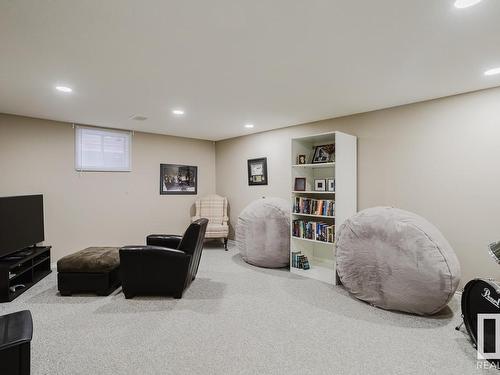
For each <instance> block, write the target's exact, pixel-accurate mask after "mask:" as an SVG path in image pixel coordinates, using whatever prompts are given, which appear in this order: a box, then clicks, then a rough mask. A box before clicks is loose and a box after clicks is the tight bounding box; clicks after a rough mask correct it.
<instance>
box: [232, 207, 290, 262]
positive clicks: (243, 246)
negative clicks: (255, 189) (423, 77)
mask: <svg viewBox="0 0 500 375" xmlns="http://www.w3.org/2000/svg"><path fill="white" fill-rule="evenodd" d="M236 244H237V246H238V249H239V251H240V253H241V256H242V258H243V260H244V261H245V262H247V263H250V264H253V265H254V266H259V267H266V268H280V267H286V266H288V264H289V263H290V202H287V201H286V200H284V199H281V198H263V199H259V200H256V201H254V202H252V203H250V204H249V205H248V206H247V207H246V208H245V209H244V210H243V211H242V212H241V214H240V216H239V217H238V223H237V224H236Z"/></svg>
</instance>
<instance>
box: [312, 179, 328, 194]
mask: <svg viewBox="0 0 500 375" xmlns="http://www.w3.org/2000/svg"><path fill="white" fill-rule="evenodd" d="M314 190H315V191H326V180H323V179H319V180H314Z"/></svg>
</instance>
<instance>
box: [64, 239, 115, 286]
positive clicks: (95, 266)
mask: <svg viewBox="0 0 500 375" xmlns="http://www.w3.org/2000/svg"><path fill="white" fill-rule="evenodd" d="M119 269H120V255H119V248H117V247H88V248H86V249H84V250H81V251H78V252H76V253H74V254H71V255H68V256H65V257H63V258H61V259H59V261H58V262H57V287H58V289H59V293H61V295H62V296H70V295H71V294H72V293H82V292H83V293H85V292H87V293H88V292H90V293H96V294H97V295H99V296H107V295H109V294H110V293H111V292H112V291H114V290H115V289H116V288H118V287H119V286H120V284H121V282H120V275H119Z"/></svg>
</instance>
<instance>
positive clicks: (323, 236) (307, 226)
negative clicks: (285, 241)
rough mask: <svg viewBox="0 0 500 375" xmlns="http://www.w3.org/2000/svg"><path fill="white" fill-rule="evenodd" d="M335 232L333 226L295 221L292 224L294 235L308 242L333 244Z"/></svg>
mask: <svg viewBox="0 0 500 375" xmlns="http://www.w3.org/2000/svg"><path fill="white" fill-rule="evenodd" d="M334 232H335V230H334V226H333V225H331V224H326V223H321V222H316V221H304V220H294V221H293V224H292V235H293V236H294V237H299V238H306V239H308V240H316V241H322V242H331V243H333V238H334V236H335V234H334Z"/></svg>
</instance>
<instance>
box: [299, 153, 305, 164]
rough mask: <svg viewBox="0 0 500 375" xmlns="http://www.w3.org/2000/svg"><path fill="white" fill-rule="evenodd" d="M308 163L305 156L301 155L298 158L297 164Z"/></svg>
mask: <svg viewBox="0 0 500 375" xmlns="http://www.w3.org/2000/svg"><path fill="white" fill-rule="evenodd" d="M305 163H306V156H305V155H303V154H300V155H299V156H297V164H305Z"/></svg>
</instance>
